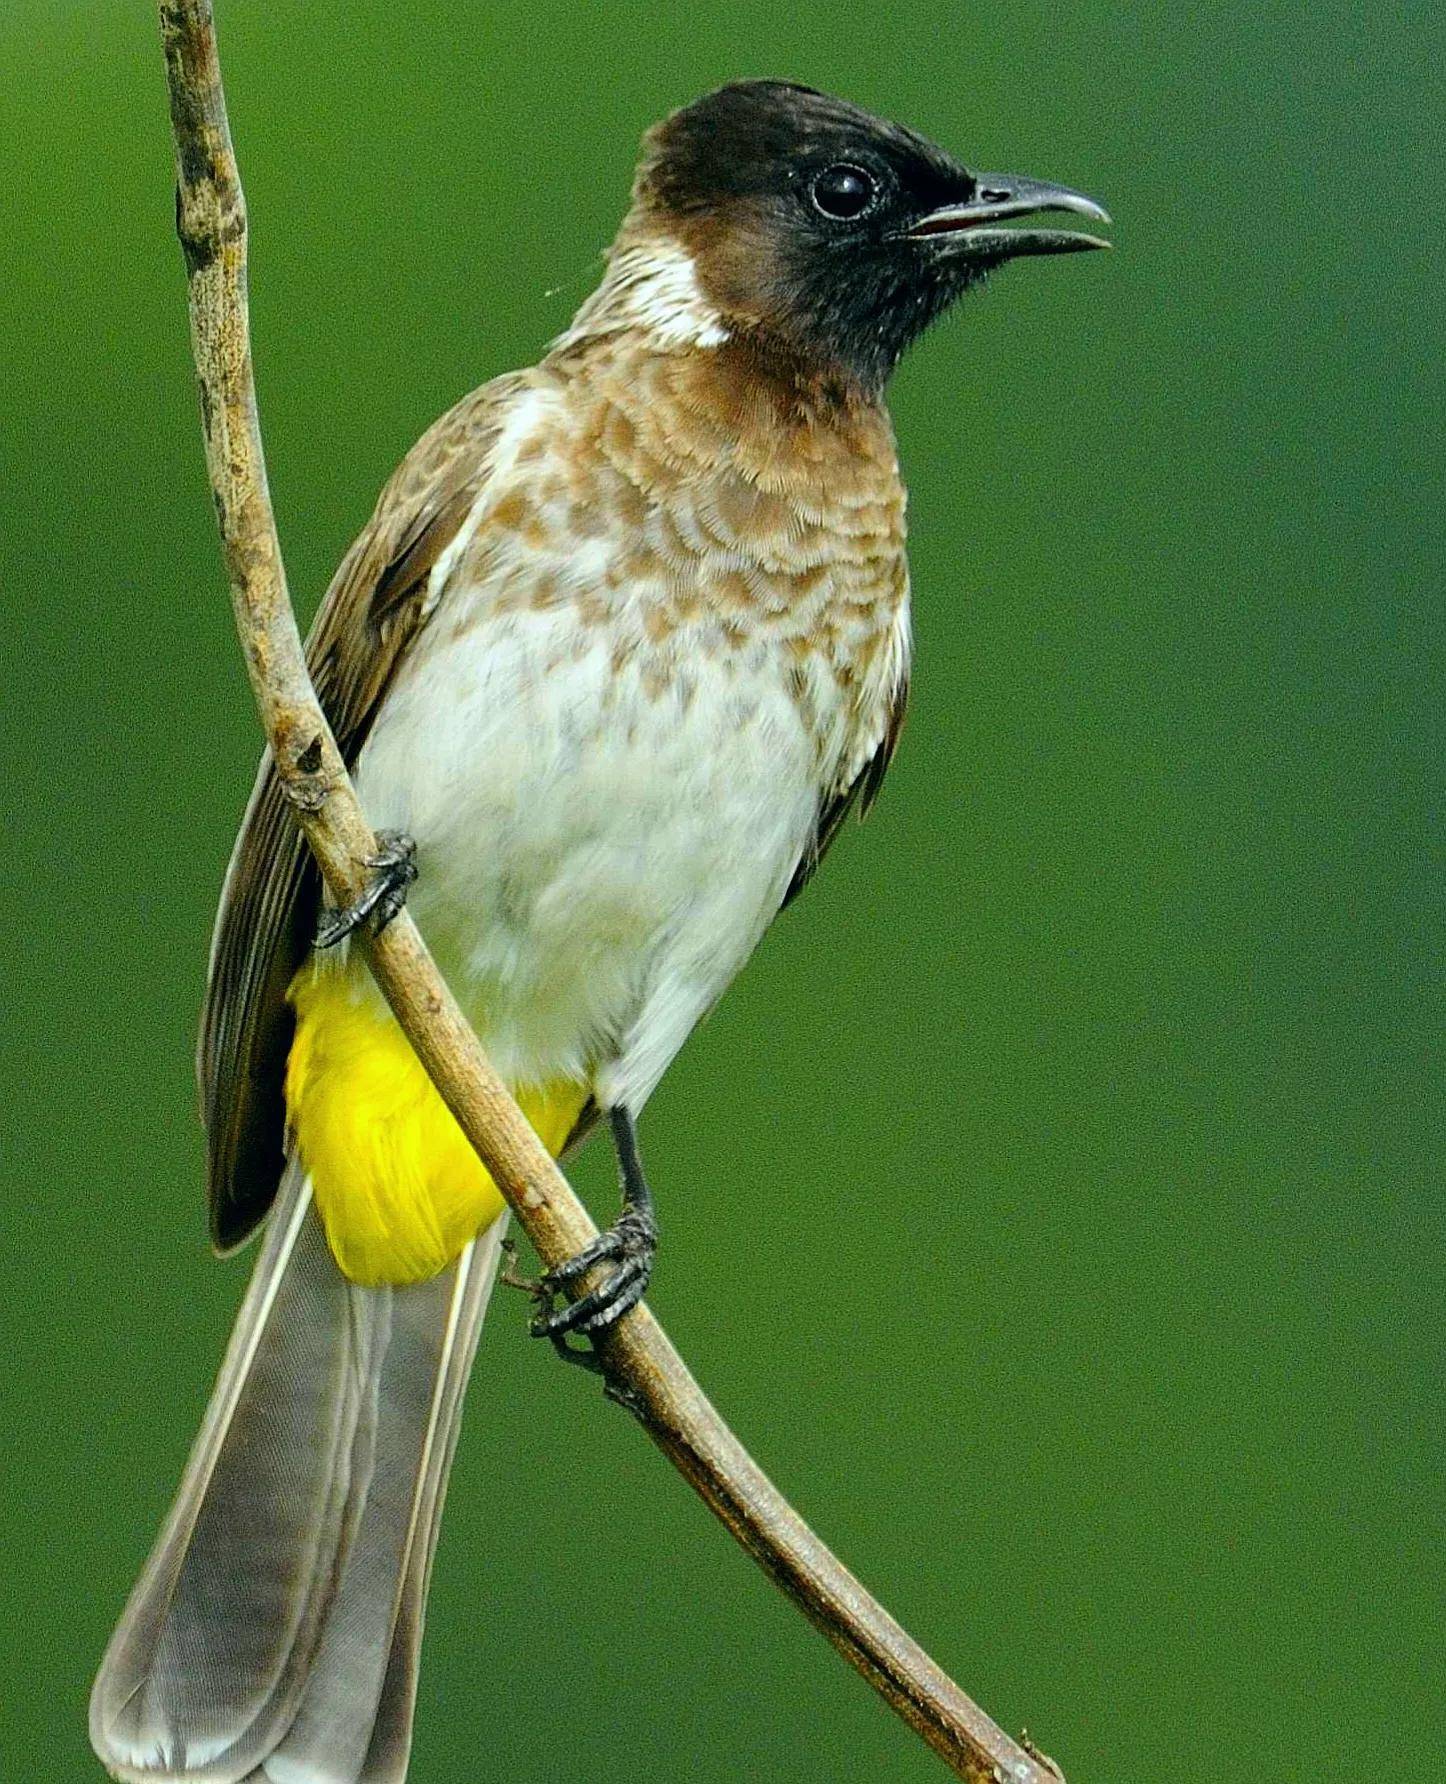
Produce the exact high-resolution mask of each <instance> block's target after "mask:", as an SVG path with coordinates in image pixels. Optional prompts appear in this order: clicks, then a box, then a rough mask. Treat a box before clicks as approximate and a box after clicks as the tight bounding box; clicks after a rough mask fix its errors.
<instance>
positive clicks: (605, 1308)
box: [531, 1206, 658, 1339]
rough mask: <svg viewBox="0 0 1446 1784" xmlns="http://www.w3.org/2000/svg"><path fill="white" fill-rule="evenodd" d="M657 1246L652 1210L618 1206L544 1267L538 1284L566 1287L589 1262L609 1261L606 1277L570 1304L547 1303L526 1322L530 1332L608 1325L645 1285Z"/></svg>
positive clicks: (549, 1334)
mask: <svg viewBox="0 0 1446 1784" xmlns="http://www.w3.org/2000/svg"><path fill="white" fill-rule="evenodd" d="M657 1248H658V1232H657V1227H656V1225H655V1224H654V1222H653V1218H652V1215H651V1214H650V1213H649V1212H648V1211H647V1210H645V1209H643V1208H640V1207H636V1206H632V1207H627V1208H624V1209H623V1212H622V1213H621V1214H620V1215H619V1216H618V1219H617V1222H616V1224H615V1225H613V1226H610V1227H609V1228H608V1230H607V1231H606V1232H605V1233H599V1234H598V1236H597V1237H596V1238H595V1239H593V1240H592V1241H591V1242H590V1243H589V1244H587V1245H584V1246H583V1248H582V1250H581V1251H579V1252H578V1253H577V1254H576V1255H575V1256H573V1257H570V1258H568V1259H566V1260H565V1261H564V1262H563V1263H560V1264H558V1265H557V1267H556V1268H555V1269H552V1270H549V1271H548V1272H547V1273H546V1275H545V1276H544V1277H543V1278H542V1281H541V1283H540V1284H539V1287H540V1288H541V1290H542V1292H543V1294H544V1295H545V1296H551V1295H555V1294H557V1293H559V1292H560V1291H561V1290H563V1289H565V1288H568V1287H570V1286H571V1284H573V1283H574V1282H576V1281H577V1280H578V1279H579V1278H580V1277H581V1276H584V1275H586V1273H587V1272H588V1271H589V1270H590V1269H592V1267H593V1266H594V1265H595V1264H602V1263H612V1264H613V1265H614V1266H615V1267H614V1268H613V1269H611V1270H609V1272H608V1274H607V1276H606V1278H605V1279H604V1280H603V1281H602V1282H601V1283H599V1284H598V1286H597V1287H596V1288H594V1289H590V1290H589V1291H588V1292H587V1294H585V1295H582V1296H581V1297H580V1298H579V1299H578V1300H576V1301H574V1302H573V1303H572V1304H571V1306H568V1307H558V1308H556V1309H554V1308H552V1307H551V1306H549V1308H548V1310H547V1311H546V1312H545V1313H539V1314H538V1316H537V1317H536V1318H535V1319H534V1320H533V1322H532V1327H531V1331H532V1336H533V1337H534V1338H552V1339H559V1338H561V1337H563V1336H564V1335H565V1334H566V1333H568V1332H580V1333H584V1334H586V1333H591V1332H600V1331H602V1330H603V1328H604V1327H606V1326H610V1325H612V1324H613V1322H614V1321H615V1320H618V1319H621V1318H622V1316H623V1315H624V1314H625V1313H626V1312H627V1311H628V1309H629V1308H631V1307H636V1306H637V1304H638V1302H639V1301H641V1300H642V1298H643V1295H644V1293H645V1292H646V1290H647V1286H648V1279H649V1277H650V1276H651V1275H652V1273H653V1256H654V1253H655V1252H656V1251H657Z"/></svg>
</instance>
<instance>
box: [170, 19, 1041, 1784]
mask: <svg viewBox="0 0 1446 1784" xmlns="http://www.w3.org/2000/svg"><path fill="white" fill-rule="evenodd" d="M160 21H161V36H162V42H163V46H164V49H165V58H166V72H167V78H168V81H169V86H170V99H171V121H172V126H173V129H174V133H175V146H176V169H177V191H176V221H177V230H178V233H179V235H180V238H181V247H182V250H183V252H184V254H185V260H186V270H187V278H188V286H189V298H190V315H191V339H192V348H193V352H194V356H195V362H196V374H197V381H198V384H199V387H200V397H201V415H202V422H203V426H204V431H205V441H206V464H207V468H208V471H209V474H210V481H211V490H212V494H213V496H214V498H215V503H216V513H217V519H218V522H219V525H220V530H221V540H222V545H223V548H224V552H225V559H226V569H227V573H228V576H229V579H230V584H231V597H232V603H233V606H234V609H235V617H236V628H237V631H238V633H239V634H240V639H241V646H242V649H243V651H244V653H245V657H246V666H247V669H248V671H249V673H250V677H251V687H252V692H253V693H254V695H255V697H256V704H257V708H258V710H259V712H260V716H261V723H262V727H263V729H264V731H265V733H266V740H267V743H268V744H269V746H270V748H271V752H272V756H273V758H274V760H275V762H276V766H277V770H278V772H279V774H280V776H281V778H282V781H283V782H284V784H285V787H286V791H287V794H288V796H289V797H290V800H291V803H292V806H293V808H294V810H295V813H296V818H297V821H298V823H299V824H300V825H301V827H302V830H303V831H304V832H305V835H306V839H307V842H308V843H309V844H310V846H311V849H312V852H313V853H314V854H315V856H316V859H317V862H318V864H319V866H320V868H321V872H322V875H323V877H324V879H325V881H326V884H327V886H328V888H329V889H330V891H331V893H332V895H333V896H334V897H335V898H336V900H337V901H338V903H348V902H350V901H351V900H353V899H355V898H356V897H357V896H358V895H359V894H360V893H361V892H362V890H363V889H364V886H365V880H366V872H365V868H364V866H363V863H364V861H365V860H366V858H367V857H368V856H369V855H372V854H374V853H375V852H376V839H375V837H374V836H373V834H372V831H371V829H370V827H369V825H368V824H367V822H366V819H365V817H364V816H363V814H362V811H361V808H360V806H359V805H358V803H357V799H356V794H355V792H354V791H353V788H352V785H351V782H350V779H349V777H348V775H347V771H346V766H345V764H344V762H343V761H342V759H341V756H340V754H339V752H338V750H337V747H336V741H335V739H334V738H333V736H332V733H331V729H330V727H329V726H328V724H327V722H326V718H325V716H324V714H323V712H322V710H321V707H320V705H319V703H318V701H317V698H316V693H315V690H314V689H313V687H312V685H311V680H310V677H309V676H308V674H307V670H306V662H305V656H304V653H303V649H302V642H301V636H300V633H299V632H298V630H297V626H296V619H295V615H294V613H293V612H292V608H291V602H290V598H289V595H288V593H287V586H286V575H285V570H284V568H283V565H282V558H281V547H280V542H279V540H278V538H277V534H276V524H275V519H274V516H273V513H272V508H271V499H270V495H269V493H268V490H267V483H266V466H265V461H264V458H263V455H262V449H261V434H260V426H259V422H258V418H257V410H256V396H255V387H254V383H253V378H252V368H251V345H250V330H249V324H248V320H247V300H246V208H245V202H244V199H243V196H242V191H241V183H240V178H239V175H238V172H237V167H236V159H235V155H234V152H233V150H232V146H231V135H230V127H229V124H228V122H227V116H226V101H225V94H224V91H223V88H222V84H221V69H220V63H219V61H218V59H217V53H216V38H215V27H214V22H213V19H212V11H211V6H210V4H209V0H162V4H161V6H160ZM366 945H367V951H368V957H369V960H370V964H371V969H372V971H373V973H374V974H375V975H376V978H377V982H378V983H379V984H380V986H381V988H382V991H383V992H384V993H385V995H386V998H387V1001H388V1003H389V1004H390V1005H391V1007H392V1009H393V1010H394V1011H395V1013H396V1016H397V1020H398V1021H399V1022H400V1024H401V1026H402V1029H403V1031H404V1032H405V1033H406V1035H407V1037H408V1039H409V1040H410V1041H411V1044H412V1046H413V1047H414V1048H415V1049H416V1052H417V1054H418V1056H419V1058H420V1059H421V1060H422V1063H423V1064H424V1065H425V1067H426V1069H427V1071H428V1072H429V1074H430V1075H431V1077H432V1079H433V1081H434V1082H435V1084H436V1086H437V1088H438V1090H439V1091H440V1092H441V1094H442V1096H443V1097H444V1098H445V1100H446V1102H447V1104H448V1106H449V1108H450V1109H451V1110H452V1112H453V1114H454V1115H455V1116H456V1117H457V1120H458V1122H459V1123H460V1124H461V1127H462V1130H463V1132H464V1133H465V1134H466V1136H467V1138H468V1140H469V1141H470V1142H471V1144H472V1145H473V1146H474V1147H475V1148H476V1151H477V1153H478V1156H479V1157H480V1158H481V1159H482V1162H483V1163H484V1164H485V1165H486V1167H487V1169H488V1170H489V1171H490V1172H491V1174H492V1176H493V1178H494V1179H495V1181H496V1182H497V1185H498V1187H499V1188H500V1189H501V1191H502V1193H503V1195H504V1196H505V1197H506V1199H507V1202H508V1204H509V1205H510V1207H511V1208H512V1211H513V1212H514V1214H515V1215H516V1216H517V1219H518V1220H519V1221H520V1222H521V1224H522V1227H523V1230H524V1231H525V1232H526V1234H527V1236H528V1238H529V1239H530V1240H531V1241H532V1243H533V1245H534V1246H535V1247H536V1249H537V1252H538V1255H539V1256H540V1257H541V1259H542V1261H543V1263H544V1265H547V1266H551V1265H554V1264H557V1263H560V1262H562V1261H563V1260H564V1259H565V1258H568V1257H570V1256H572V1255H573V1254H574V1253H575V1252H576V1251H578V1250H579V1249H580V1248H581V1247H582V1246H583V1245H585V1244H586V1243H587V1241H588V1240H589V1239H591V1238H593V1237H594V1235H595V1234H596V1231H597V1229H596V1227H595V1226H594V1225H593V1223H592V1221H591V1220H590V1219H589V1217H588V1215H587V1212H586V1210H585V1209H584V1208H583V1206H582V1204H581V1202H580V1201H579V1200H578V1198H577V1197H576V1195H575V1194H574V1193H573V1191H572V1189H571V1187H570V1185H569V1184H568V1182H567V1180H566V1179H565V1178H564V1176H563V1175H562V1173H561V1171H560V1170H559V1169H558V1168H557V1166H556V1165H555V1164H554V1162H553V1160H552V1159H551V1158H550V1157H549V1156H548V1154H547V1152H546V1150H545V1149H544V1148H543V1146H542V1145H541V1143H540V1142H539V1141H538V1139H537V1137H536V1135H535V1134H534V1133H533V1131H532V1129H531V1127H530V1126H529V1125H528V1123H527V1121H526V1119H525V1117H524V1116H523V1115H522V1113H521V1111H520V1110H519V1109H518V1107H517V1105H516V1104H515V1103H514V1102H513V1100H512V1098H511V1096H510V1095H509V1094H508V1092H507V1090H506V1088H505V1086H504V1085H503V1083H502V1081H501V1080H500V1079H499V1078H498V1076H497V1074H496V1072H494V1071H493V1069H492V1067H491V1066H490V1065H489V1064H488V1062H487V1059H486V1057H485V1055H484V1054H483V1052H482V1049H481V1047H480V1045H479V1044H478V1041H477V1039H476V1037H475V1035H473V1033H472V1032H471V1029H470V1028H469V1027H468V1025H467V1022H466V1020H465V1018H464V1017H463V1015H462V1012H461V1010H460V1009H459V1008H458V1006H457V1003H456V1001H455V999H454V998H453V997H452V994H451V993H450V991H449V990H448V989H447V986H446V985H445V983H444V982H443V980H442V978H441V975H440V974H439V973H438V971H437V968H436V966H435V965H434V964H433V962H432V959H431V957H430V955H429V954H428V952H427V949H426V946H425V944H424V943H423V941H422V938H421V936H420V934H419V933H418V931H417V928H416V925H415V924H414V923H413V922H412V919H411V918H410V917H409V916H408V915H407V914H406V912H403V913H402V914H401V915H400V916H399V917H397V918H396V919H395V920H394V921H393V922H392V923H391V924H389V925H388V927H387V928H386V929H385V930H384V931H383V932H382V934H381V935H380V936H377V937H375V938H374V939H371V940H370V941H368V943H367V944H366ZM599 1356H600V1363H601V1368H602V1372H603V1374H604V1376H605V1377H606V1380H607V1383H608V1387H609V1390H610V1392H611V1393H612V1395H613V1397H615V1398H616V1399H618V1400H619V1401H620V1402H621V1403H622V1404H623V1405H625V1406H627V1407H628V1408H629V1410H631V1411H632V1412H633V1413H634V1414H635V1416H636V1417H637V1418H638V1420H639V1422H640V1423H641V1424H642V1425H643V1427H644V1429H645V1430H646V1431H647V1433H648V1435H649V1436H650V1437H651V1438H652V1439H653V1441H654V1443H656V1444H657V1446H658V1447H659V1449H661V1450H662V1451H663V1453H664V1454H665V1455H666V1456H667V1457H668V1459H669V1460H670V1461H671V1462H672V1463H673V1465H674V1466H675V1467H676V1468H677V1469H678V1470H679V1471H680V1472H681V1473H682V1474H683V1475H684V1477H685V1478H686V1479H687V1480H688V1481H689V1482H690V1483H691V1485H692V1486H693V1487H694V1488H695V1489H696V1491H697V1492H698V1494H699V1495H700V1496H701V1497H702V1499H703V1500H704V1501H705V1503H706V1504H707V1505H708V1506H709V1507H710V1508H711V1509H712V1510H713V1511H714V1512H715V1513H716V1514H717V1516H718V1517H719V1518H720V1519H721V1521H722V1522H723V1524H724V1525H725V1526H726V1527H727V1529H728V1530H729V1531H730V1533H731V1534H732V1535H733V1537H734V1538H735V1539H736V1540H737V1541H738V1542H739V1543H740V1544H741V1545H742V1546H743V1547H744V1548H745V1549H746V1550H747V1551H748V1553H749V1554H751V1555H752V1556H753V1558H754V1559H755V1560H756V1561H757V1562H758V1563H759V1565H760V1566H761V1567H762V1568H763V1569H764V1571H765V1572H766V1573H767V1574H768V1575H769V1576H770V1577H771V1578H772V1579H773V1580H774V1581H775V1582H776V1583H777V1584H778V1585H779V1586H781V1587H782V1589H783V1590H784V1591H785V1592H786V1593H787V1594H788V1596H789V1597H790V1598H792V1599H793V1601H794V1602H795V1604H797V1605H798V1607H799V1608H800V1609H801V1610H802V1611H803V1612H804V1614H805V1615H806V1616H807V1617H808V1618H810V1620H811V1621H812V1622H813V1623H815V1624H816V1625H817V1627H818V1628H819V1629H820V1630H821V1631H822V1632H823V1634H824V1635H825V1636H827V1638H828V1640H829V1641H830V1642H832V1644H833V1645H834V1647H835V1648H837V1649H838V1651H839V1652H840V1653H841V1654H842V1655H843V1656H844V1658H845V1659H847V1660H848V1661H849V1662H850V1664H851V1665H853V1666H854V1667H856V1668H857V1669H858V1671H859V1672H861V1673H862V1674H863V1675H864V1677H865V1678H866V1679H867V1680H868V1681H869V1683H870V1684H871V1685H872V1686H873V1687H874V1689H875V1690H876V1691H877V1692H878V1693H879V1694H880V1696H882V1697H883V1698H884V1699H885V1700H886V1701H887V1702H888V1703H889V1704H890V1705H891V1707H892V1708H893V1709H894V1711H895V1712H896V1713H897V1714H898V1715H899V1716H901V1717H902V1718H903V1719H904V1720H905V1721H906V1722H907V1723H909V1725H910V1726H911V1727H912V1728H914V1729H915V1730H916V1731H917V1733H919V1734H920V1735H921V1736H922V1737H923V1738H924V1740H925V1741H927V1742H928V1743H929V1745H930V1746H931V1747H933V1748H934V1750H935V1751H936V1752H937V1753H939V1754H940V1755H941V1756H942V1757H943V1758H944V1760H945V1761H946V1762H947V1763H948V1764H949V1766H950V1767H951V1768H952V1770H953V1771H954V1772H955V1774H956V1775H957V1776H958V1777H961V1778H966V1779H969V1780H971V1781H973V1784H1004V1781H1006V1780H1007V1781H1008V1784H1061V1780H1060V1773H1059V1772H1058V1770H1057V1769H1056V1768H1055V1767H1054V1766H1052V1765H1051V1764H1050V1763H1049V1762H1047V1761H1045V1760H1044V1759H1043V1758H1042V1756H1038V1755H1036V1754H1034V1753H1033V1752H1032V1751H1026V1749H1025V1748H1024V1747H1022V1746H1020V1745H1018V1744H1017V1743H1016V1742H1014V1741H1013V1740H1011V1739H1010V1738H1009V1736H1008V1735H1006V1734H1005V1733H1004V1732H1003V1731H1002V1730H1001V1729H1000V1728H999V1727H998V1726H997V1725H996V1724H995V1723H994V1722H992V1721H991V1720H990V1718H989V1717H988V1716H987V1715H985V1713H984V1711H983V1710H981V1709H980V1708H979V1707H978V1706H977V1705H976V1704H975V1703H974V1702H973V1701H972V1700H971V1699H970V1698H969V1697H968V1696H966V1695H965V1693H964V1692H963V1691H961V1690H960V1689H959V1687H958V1686H957V1685H955V1684H954V1683H953V1681H952V1680H950V1679H949V1678H948V1677H947V1676H946V1675H945V1674H944V1673H943V1672H942V1671H941V1670H940V1668H939V1667H938V1666H936V1665H935V1663H934V1662H933V1661H932V1660H931V1659H930V1658H929V1656H928V1655H927V1654H926V1653H925V1652H924V1651H923V1649H922V1648H920V1647H919V1645H918V1644H917V1643H916V1642H915V1641H913V1640H912V1639H911V1637H910V1636H909V1635H908V1634H907V1633H906V1632H905V1631H904V1630H903V1629H902V1628H901V1627H900V1626H899V1624H898V1623H896V1622H895V1621H894V1619H893V1618H892V1617H890V1616H889V1615H888V1613H887V1612H886V1611H885V1610H884V1609H883V1607H882V1606H881V1605H879V1604H878V1603H876V1602H875V1600H874V1599H872V1598H871V1597H870V1596H869V1594H868V1593H867V1592H865V1591H864V1589H863V1587H862V1586H860V1584H859V1583H858V1581H857V1580H856V1579H855V1578H854V1577H853V1575H852V1574H851V1573H849V1571H848V1570H847V1569H846V1568H845V1567H844V1566H843V1564H842V1563H841V1562H840V1561H838V1560H837V1559H836V1558H835V1557H834V1556H833V1555H832V1554H831V1553H830V1552H829V1550H828V1549H827V1548H826V1547H825V1546H824V1545H823V1543H821V1542H820V1541H819V1539H818V1538H817V1537H816V1536H815V1535H814V1533H813V1532H812V1530H810V1529H809V1527H808V1526H807V1524H805V1523H804V1521H803V1519H802V1518H800V1517H799V1515H798V1514H797V1513H796V1512H795V1511H794V1510H793V1509H792V1507H791V1506H790V1505H789V1504H788V1503H787V1502H786V1500H784V1498H783V1497H782V1495H781V1494H780V1493H779V1492H778V1491H777V1489H776V1488H775V1487H774V1486H773V1485H772V1483H771V1482H770V1481H769V1480H768V1478H767V1477H766V1476H765V1475H764V1473H763V1471H762V1470H761V1469H760V1468H759V1467H758V1465H757V1464H756V1463H755V1462H754V1461H753V1459H752V1457H751V1456H749V1454H748V1453H747V1451H746V1450H745V1449H744V1448H743V1446H742V1445H741V1444H740V1443H739V1442H738V1440H737V1438H735V1437H734V1436H733V1434H732V1432H731V1431H730V1430H729V1429H728V1427H727V1426H726V1425H725V1424H724V1423H723V1421H722V1419H720V1418H719V1416H718V1414H717V1413H716V1412H715V1411H714V1409H713V1407H712V1406H711V1405H710V1404H709V1402H708V1401H707V1399H706V1398H705V1397H704V1395H703V1393H702V1391H701V1389H700V1388H699V1387H698V1384H697V1383H696V1382H695V1381H694V1380H693V1377H692V1376H691V1375H690V1374H689V1372H688V1370H687V1368H686V1367H685V1366H684V1364H683V1362H682V1359H681V1358H680V1357H679V1355H678V1353H677V1352H676V1351H675V1350H674V1349H673V1346H672V1345H671V1343H669V1341H668V1339H667V1337H666V1336H665V1334H664V1332H663V1330H662V1328H661V1327H660V1326H659V1325H658V1323H657V1321H656V1320H655V1319H654V1318H653V1316H652V1314H651V1313H650V1312H649V1311H648V1309H647V1308H646V1307H645V1306H640V1307H638V1308H637V1309H635V1310H634V1311H633V1312H632V1313H631V1314H629V1315H627V1316H626V1317H625V1318H624V1319H622V1320H621V1321H620V1322H619V1323H618V1324H617V1325H616V1326H615V1327H614V1328H612V1330H611V1331H610V1333H609V1334H608V1335H607V1336H606V1338H605V1339H604V1341H603V1343H602V1345H601V1347H600V1353H599Z"/></svg>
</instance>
